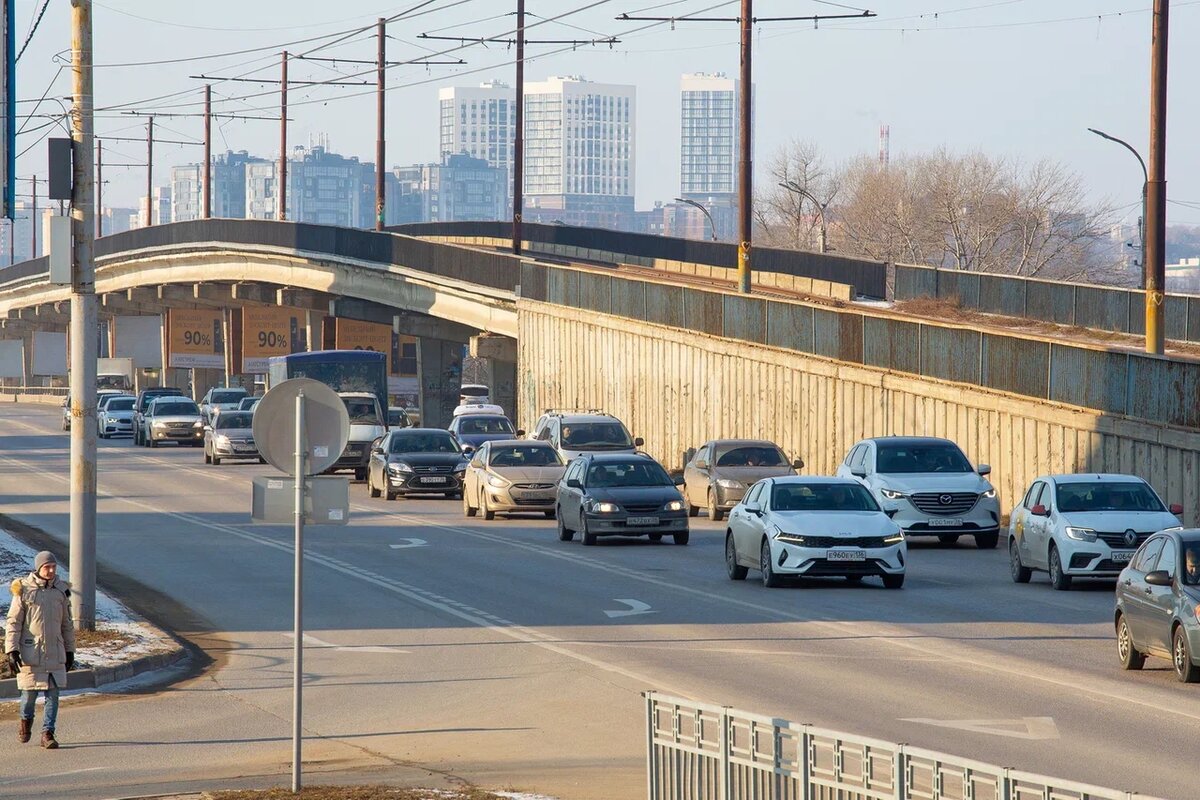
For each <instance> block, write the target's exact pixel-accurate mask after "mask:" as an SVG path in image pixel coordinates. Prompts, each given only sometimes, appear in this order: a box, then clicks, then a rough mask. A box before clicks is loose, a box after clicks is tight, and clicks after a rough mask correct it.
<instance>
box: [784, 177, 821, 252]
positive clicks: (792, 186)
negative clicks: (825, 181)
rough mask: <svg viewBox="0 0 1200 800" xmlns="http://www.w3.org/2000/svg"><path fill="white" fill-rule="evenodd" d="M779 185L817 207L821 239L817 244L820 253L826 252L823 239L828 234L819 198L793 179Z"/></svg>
mask: <svg viewBox="0 0 1200 800" xmlns="http://www.w3.org/2000/svg"><path fill="white" fill-rule="evenodd" d="M779 185H780V186H782V187H783V188H784V189H787V190H788V191H789V192H795V193H796V194H798V195H800V196H801V197H802V198H803V197H807V198H808V199H809V200H811V201H812V204H813V205H814V206H816V207H817V212H818V213H819V214H820V215H821V239H820V241H819V242H818V245H819V247H820V251H821V253H822V254H823V253H825V252H826V246H825V241H826V236H827V235H828V228H826V226H825V206H823V205H822V204H821V201H820V200H818V199H817V198H816V197H814V196H813V194H812V192H810V191H808V190H807V189H805V188H804V187H803V186H801V185H800V184H798V183H796V182H795V181H786V182H782V183H780V184H779Z"/></svg>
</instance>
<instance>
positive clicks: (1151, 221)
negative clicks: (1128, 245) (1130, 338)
mask: <svg viewBox="0 0 1200 800" xmlns="http://www.w3.org/2000/svg"><path fill="white" fill-rule="evenodd" d="M1169 8H1170V1H1169V0H1154V28H1153V34H1152V36H1151V40H1150V176H1149V179H1148V180H1147V181H1146V260H1145V261H1146V263H1145V266H1144V267H1143V269H1144V270H1145V275H1146V352H1147V353H1154V354H1157V355H1162V353H1163V347H1164V344H1165V341H1164V340H1165V331H1164V327H1165V326H1164V322H1163V306H1164V297H1163V293H1164V292H1165V291H1166V282H1167V261H1166V258H1167V23H1168V19H1167V12H1168V9H1169Z"/></svg>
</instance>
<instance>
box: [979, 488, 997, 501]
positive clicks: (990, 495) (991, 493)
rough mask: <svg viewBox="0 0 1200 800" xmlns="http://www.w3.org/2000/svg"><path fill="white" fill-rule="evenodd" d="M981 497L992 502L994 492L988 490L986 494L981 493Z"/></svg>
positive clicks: (993, 490) (994, 496)
mask: <svg viewBox="0 0 1200 800" xmlns="http://www.w3.org/2000/svg"><path fill="white" fill-rule="evenodd" d="M982 497H983V498H984V499H985V500H994V499H995V498H996V490H995V489H988V490H987V491H986V492H984V493H983V495H982Z"/></svg>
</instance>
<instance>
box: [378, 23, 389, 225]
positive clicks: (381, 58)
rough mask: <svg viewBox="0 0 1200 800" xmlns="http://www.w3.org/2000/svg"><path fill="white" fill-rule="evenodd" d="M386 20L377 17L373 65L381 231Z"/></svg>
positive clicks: (384, 198) (384, 185)
mask: <svg viewBox="0 0 1200 800" xmlns="http://www.w3.org/2000/svg"><path fill="white" fill-rule="evenodd" d="M386 42H387V20H386V19H384V18H383V17H380V18H379V54H378V59H377V61H376V66H375V82H376V87H375V128H376V130H375V230H377V231H381V230H383V226H384V218H385V215H386V212H387V196H386V192H387V183H386V182H385V181H384V179H383V169H384V162H385V161H386V160H387V146H386V142H385V139H384V129H383V122H384V114H385V112H386V111H387V102H386V100H385V99H384V76H383V73H384V70H385V69H386V68H387V44H386Z"/></svg>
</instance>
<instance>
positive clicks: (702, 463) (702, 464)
mask: <svg viewBox="0 0 1200 800" xmlns="http://www.w3.org/2000/svg"><path fill="white" fill-rule="evenodd" d="M694 466H695V467H696V469H708V462H707V461H705V460H704V459H700V460H699V461H697V462H696V463H695V465H694Z"/></svg>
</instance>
